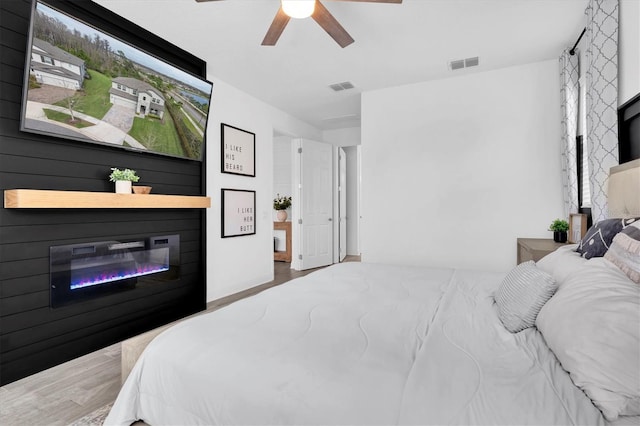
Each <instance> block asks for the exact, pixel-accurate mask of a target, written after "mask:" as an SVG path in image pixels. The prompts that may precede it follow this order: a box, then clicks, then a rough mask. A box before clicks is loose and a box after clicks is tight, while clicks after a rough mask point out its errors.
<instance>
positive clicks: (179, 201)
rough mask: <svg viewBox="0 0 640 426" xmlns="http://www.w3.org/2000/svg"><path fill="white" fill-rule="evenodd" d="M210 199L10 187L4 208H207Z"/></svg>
mask: <svg viewBox="0 0 640 426" xmlns="http://www.w3.org/2000/svg"><path fill="white" fill-rule="evenodd" d="M209 207H211V198H209V197H201V196H189V195H159V194H144V195H141V194H116V193H111V192H82V191H46V190H39V189H7V190H5V191H4V208H5V209H206V208H209Z"/></svg>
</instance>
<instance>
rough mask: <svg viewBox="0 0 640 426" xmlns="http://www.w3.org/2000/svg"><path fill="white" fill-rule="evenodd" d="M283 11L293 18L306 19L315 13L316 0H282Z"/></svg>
mask: <svg viewBox="0 0 640 426" xmlns="http://www.w3.org/2000/svg"><path fill="white" fill-rule="evenodd" d="M281 3H282V11H283V12H284V13H286V14H287V15H288V16H290V17H291V18H296V19H304V18H308V17H309V16H311V15H312V14H313V11H314V9H315V7H316V0H281Z"/></svg>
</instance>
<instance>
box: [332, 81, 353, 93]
mask: <svg viewBox="0 0 640 426" xmlns="http://www.w3.org/2000/svg"><path fill="white" fill-rule="evenodd" d="M329 87H330V88H331V89H332V90H333V91H334V92H339V91H341V90H348V89H353V88H354V87H355V86H354V85H353V83H351V82H350V81H343V82H342V83H336V84H330V85H329Z"/></svg>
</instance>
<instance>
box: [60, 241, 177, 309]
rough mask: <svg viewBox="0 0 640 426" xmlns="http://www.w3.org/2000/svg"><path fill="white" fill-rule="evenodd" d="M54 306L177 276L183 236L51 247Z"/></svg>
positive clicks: (172, 278) (173, 278)
mask: <svg viewBox="0 0 640 426" xmlns="http://www.w3.org/2000/svg"><path fill="white" fill-rule="evenodd" d="M49 259H50V280H51V307H52V308H57V307H60V306H65V305H68V304H71V303H76V302H80V301H84V300H88V299H93V298H96V297H101V296H104V295H106V294H112V293H116V292H120V291H123V290H127V289H133V288H135V287H136V286H138V285H139V284H140V283H141V282H157V281H169V280H175V279H177V278H178V277H179V269H180V236H179V235H164V236H156V237H148V238H141V239H135V240H123V241H113V240H111V241H99V242H89V243H80V244H69V245H63V246H53V247H50V249H49Z"/></svg>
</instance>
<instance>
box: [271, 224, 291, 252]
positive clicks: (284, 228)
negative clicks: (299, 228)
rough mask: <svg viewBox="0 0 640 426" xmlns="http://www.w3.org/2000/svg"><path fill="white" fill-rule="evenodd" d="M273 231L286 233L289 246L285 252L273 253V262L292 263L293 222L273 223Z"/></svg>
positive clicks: (286, 241)
mask: <svg viewBox="0 0 640 426" xmlns="http://www.w3.org/2000/svg"><path fill="white" fill-rule="evenodd" d="M273 229H274V230H276V229H277V230H281V231H284V232H285V243H286V245H287V248H286V250H285V251H274V252H273V260H275V261H278V262H291V222H273Z"/></svg>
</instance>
